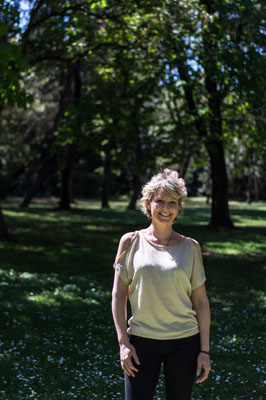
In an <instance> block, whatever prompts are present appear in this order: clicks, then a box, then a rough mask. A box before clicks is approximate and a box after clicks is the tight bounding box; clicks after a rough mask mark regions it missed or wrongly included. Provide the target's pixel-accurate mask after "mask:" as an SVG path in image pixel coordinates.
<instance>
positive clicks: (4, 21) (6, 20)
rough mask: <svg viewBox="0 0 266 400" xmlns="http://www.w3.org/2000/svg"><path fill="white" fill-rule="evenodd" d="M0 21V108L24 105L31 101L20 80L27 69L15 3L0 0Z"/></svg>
mask: <svg viewBox="0 0 266 400" xmlns="http://www.w3.org/2000/svg"><path fill="white" fill-rule="evenodd" d="M0 4H1V10H2V11H1V13H2V14H1V21H0V76H1V82H0V110H2V109H3V108H5V107H11V106H14V105H18V106H19V107H25V106H26V105H27V104H29V103H30V101H31V96H29V95H28V94H27V93H26V92H25V90H24V88H23V84H22V81H21V75H22V73H23V72H25V71H26V70H27V62H26V59H25V58H24V57H23V56H22V54H21V50H20V44H19V42H18V40H17V36H16V35H17V33H18V23H19V11H18V5H17V4H16V3H10V2H6V1H3V0H2V1H1V3H0Z"/></svg>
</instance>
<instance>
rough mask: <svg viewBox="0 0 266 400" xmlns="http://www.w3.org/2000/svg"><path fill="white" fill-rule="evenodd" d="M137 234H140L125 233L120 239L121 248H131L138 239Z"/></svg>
mask: <svg viewBox="0 0 266 400" xmlns="http://www.w3.org/2000/svg"><path fill="white" fill-rule="evenodd" d="M137 233H138V232H137V231H135V232H127V233H125V234H124V235H123V236H122V237H121V239H120V244H121V246H122V247H123V248H126V247H128V246H130V245H131V243H132V242H133V240H134V239H135V238H136V236H137ZM124 250H125V249H124Z"/></svg>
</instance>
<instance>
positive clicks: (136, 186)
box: [127, 174, 141, 210]
mask: <svg viewBox="0 0 266 400" xmlns="http://www.w3.org/2000/svg"><path fill="white" fill-rule="evenodd" d="M140 190H141V180H140V177H139V176H138V175H136V174H135V175H133V194H132V196H131V199H130V202H129V205H128V206H127V209H128V210H136V203H137V200H138V197H139V193H140Z"/></svg>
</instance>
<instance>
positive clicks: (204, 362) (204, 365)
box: [196, 353, 211, 383]
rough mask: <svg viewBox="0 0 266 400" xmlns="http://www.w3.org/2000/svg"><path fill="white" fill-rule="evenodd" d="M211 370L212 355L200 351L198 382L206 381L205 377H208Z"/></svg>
mask: <svg viewBox="0 0 266 400" xmlns="http://www.w3.org/2000/svg"><path fill="white" fill-rule="evenodd" d="M210 370H211V362H210V356H209V355H208V354H205V353H199V355H198V360H197V376H199V378H198V379H197V380H196V383H201V382H203V381H205V379H207V378H208V375H209V372H210Z"/></svg>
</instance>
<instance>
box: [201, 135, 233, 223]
mask: <svg viewBox="0 0 266 400" xmlns="http://www.w3.org/2000/svg"><path fill="white" fill-rule="evenodd" d="M207 150H208V153H209V157H210V162H211V177H212V215H211V221H210V224H209V225H210V227H212V228H214V229H232V228H233V224H232V221H231V219H230V215H229V207H228V180H227V173H226V166H225V157H224V149H223V142H222V141H219V140H216V141H213V142H211V143H209V144H207Z"/></svg>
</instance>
